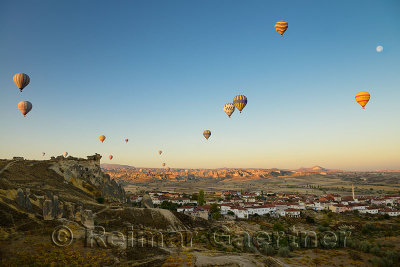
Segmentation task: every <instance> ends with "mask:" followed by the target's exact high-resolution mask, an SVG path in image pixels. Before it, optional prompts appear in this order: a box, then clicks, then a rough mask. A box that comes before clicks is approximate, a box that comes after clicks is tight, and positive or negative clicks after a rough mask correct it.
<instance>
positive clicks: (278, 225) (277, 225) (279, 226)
mask: <svg viewBox="0 0 400 267" xmlns="http://www.w3.org/2000/svg"><path fill="white" fill-rule="evenodd" d="M284 230H285V228H284V227H283V225H282V224H281V223H280V222H276V223H274V231H277V232H281V231H284Z"/></svg>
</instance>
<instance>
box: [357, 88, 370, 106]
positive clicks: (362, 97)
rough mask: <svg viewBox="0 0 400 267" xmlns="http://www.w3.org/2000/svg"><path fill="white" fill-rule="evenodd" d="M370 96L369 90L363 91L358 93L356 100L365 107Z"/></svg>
mask: <svg viewBox="0 0 400 267" xmlns="http://www.w3.org/2000/svg"><path fill="white" fill-rule="evenodd" d="M370 97H371V96H370V95H369V93H368V92H365V91H361V92H358V93H357V94H356V101H357V102H358V104H360V105H361V106H362V108H363V109H365V105H366V104H367V103H368V101H369V99H370Z"/></svg>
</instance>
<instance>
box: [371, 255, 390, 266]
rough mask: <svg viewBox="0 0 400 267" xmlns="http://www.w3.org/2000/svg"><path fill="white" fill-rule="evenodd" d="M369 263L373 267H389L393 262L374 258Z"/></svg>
mask: <svg viewBox="0 0 400 267" xmlns="http://www.w3.org/2000/svg"><path fill="white" fill-rule="evenodd" d="M371 263H372V265H373V266H378V267H391V266H394V265H393V261H391V260H390V259H387V258H381V257H376V256H374V257H373V258H372V260H371Z"/></svg>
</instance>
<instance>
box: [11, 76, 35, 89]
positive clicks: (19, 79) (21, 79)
mask: <svg viewBox="0 0 400 267" xmlns="http://www.w3.org/2000/svg"><path fill="white" fill-rule="evenodd" d="M13 80H14V83H15V84H16V85H17V86H18V88H19V90H20V91H21V92H22V90H23V89H24V88H25V87H26V86H27V85H28V84H29V82H30V80H31V79H30V78H29V76H28V75H27V74H25V73H17V74H15V75H14V77H13Z"/></svg>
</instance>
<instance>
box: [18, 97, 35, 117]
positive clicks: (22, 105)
mask: <svg viewBox="0 0 400 267" xmlns="http://www.w3.org/2000/svg"><path fill="white" fill-rule="evenodd" d="M18 109H19V111H21V113H22V115H24V117H26V114H28V113H29V111H31V110H32V103H31V102H29V101H21V102H19V103H18Z"/></svg>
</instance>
